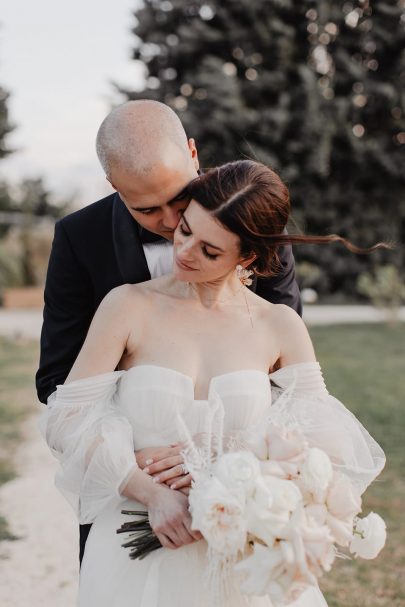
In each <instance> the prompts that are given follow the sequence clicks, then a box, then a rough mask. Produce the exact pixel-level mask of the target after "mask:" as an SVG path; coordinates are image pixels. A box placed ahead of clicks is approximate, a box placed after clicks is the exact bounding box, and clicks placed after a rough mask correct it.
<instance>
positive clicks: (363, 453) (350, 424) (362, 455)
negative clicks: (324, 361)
mask: <svg viewBox="0 0 405 607" xmlns="http://www.w3.org/2000/svg"><path fill="white" fill-rule="evenodd" d="M270 380H271V384H272V399H273V404H272V406H271V409H270V419H272V420H274V421H276V422H277V423H280V424H282V425H296V426H298V427H299V428H301V430H302V431H303V432H304V434H305V436H306V438H307V440H308V442H309V444H310V446H312V447H319V448H320V449H323V450H324V451H325V452H326V453H327V454H328V455H329V457H330V458H331V461H332V463H333V465H334V467H335V469H337V470H340V471H341V472H344V473H345V474H346V475H347V476H349V477H350V479H351V480H352V482H353V484H354V485H355V486H356V487H357V489H358V490H359V492H360V493H363V492H364V491H365V490H366V488H367V487H368V485H369V484H370V483H371V482H372V481H373V480H374V479H375V478H376V477H377V476H378V474H380V472H381V470H382V469H383V468H384V465H385V455H384V452H383V450H382V449H381V447H380V446H379V445H378V443H377V442H376V441H375V440H374V439H373V438H372V436H370V434H369V433H368V432H367V430H366V429H365V428H364V426H363V425H362V424H361V423H360V421H359V420H358V419H357V418H356V417H355V416H354V415H353V414H352V413H351V412H350V411H349V410H348V409H347V408H346V407H345V406H344V405H343V404H342V403H341V402H340V401H339V400H338V399H336V398H334V397H333V396H331V395H330V394H329V392H328V390H327V389H326V386H325V382H324V379H323V376H322V371H321V368H320V365H319V363H318V362H314V363H299V364H295V365H289V366H287V367H283V368H281V369H279V370H278V371H276V372H274V373H271V374H270Z"/></svg>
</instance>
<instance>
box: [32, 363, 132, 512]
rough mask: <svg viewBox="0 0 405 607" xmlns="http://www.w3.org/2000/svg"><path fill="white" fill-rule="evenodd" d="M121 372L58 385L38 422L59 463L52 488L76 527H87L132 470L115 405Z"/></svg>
mask: <svg viewBox="0 0 405 607" xmlns="http://www.w3.org/2000/svg"><path fill="white" fill-rule="evenodd" d="M123 373H125V372H124V371H115V372H113V373H105V374H102V375H98V376H95V377H90V378H86V379H80V380H77V381H74V382H71V383H68V384H64V385H59V386H58V387H57V390H56V393H55V394H54V396H53V397H52V398H51V399H50V401H49V403H48V406H47V408H46V411H45V412H44V413H43V414H42V416H41V418H40V422H39V426H40V430H41V433H42V435H43V436H44V438H45V440H46V442H47V443H48V446H49V447H50V449H51V451H52V452H53V454H54V455H55V457H56V458H57V459H58V460H59V469H58V472H57V474H56V479H55V484H56V486H57V487H58V488H59V489H60V491H61V492H62V493H63V494H64V496H65V497H66V499H67V500H68V501H69V502H70V504H71V505H72V506H73V508H74V510H75V511H76V513H77V516H78V518H79V521H80V523H82V524H84V523H91V522H93V521H94V519H95V517H96V516H97V514H99V512H101V510H103V508H104V507H105V506H106V505H107V503H109V502H110V500H112V499H119V498H120V493H119V492H120V488H121V487H122V486H123V485H124V483H125V481H126V479H127V478H128V476H129V475H130V473H131V472H132V470H133V469H134V468H135V467H136V460H135V456H134V444H133V434H132V428H131V426H130V423H129V421H128V419H127V418H126V417H125V416H123V415H121V414H120V413H119V411H118V409H117V405H116V391H117V384H118V381H119V379H120V377H121V376H122V375H123Z"/></svg>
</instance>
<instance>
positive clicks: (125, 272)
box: [36, 100, 301, 556]
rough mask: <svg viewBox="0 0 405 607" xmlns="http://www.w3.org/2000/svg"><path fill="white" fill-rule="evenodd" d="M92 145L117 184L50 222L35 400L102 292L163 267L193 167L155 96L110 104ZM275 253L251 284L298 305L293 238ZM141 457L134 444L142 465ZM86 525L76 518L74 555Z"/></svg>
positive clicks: (66, 366)
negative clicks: (275, 269) (278, 266)
mask: <svg viewBox="0 0 405 607" xmlns="http://www.w3.org/2000/svg"><path fill="white" fill-rule="evenodd" d="M97 154H98V157H99V160H100V163H101V165H102V167H103V170H104V172H105V175H106V178H107V179H108V181H109V182H110V183H111V185H112V187H113V188H114V190H115V193H113V194H111V195H110V196H107V197H106V198H103V199H102V200H99V201H98V202H94V203H93V204H90V205H89V206H86V207H85V208H83V209H81V210H80V211H77V212H75V213H72V214H71V215H68V216H67V217H65V218H63V219H62V220H60V221H59V222H58V223H57V224H56V226H55V236H54V240H53V244H52V252H51V256H50V260H49V267H48V273H47V278H46V284H45V309H44V322H43V327H42V334H41V356H40V365H39V369H38V372H37V375H36V385H37V392H38V397H39V399H40V400H41V401H42V402H43V403H46V402H47V400H48V398H49V397H50V396H51V395H52V393H53V392H54V391H55V390H56V386H57V385H58V384H63V383H64V381H65V379H66V377H67V376H68V374H69V371H70V369H71V367H72V365H73V363H74V361H75V359H76V357H77V355H78V353H79V351H80V348H81V346H82V344H83V342H84V340H85V337H86V334H87V331H88V328H89V326H90V322H91V319H92V317H93V315H94V313H95V311H96V309H97V307H98V306H99V304H100V302H101V300H102V299H103V298H104V297H105V295H106V294H107V293H108V292H109V291H111V289H113V288H114V287H117V286H119V285H122V284H125V283H139V282H143V281H145V280H150V279H151V278H156V277H158V276H161V275H163V274H167V273H169V272H170V271H171V266H172V244H171V242H172V240H173V233H174V230H175V228H176V226H177V224H178V221H179V219H180V216H181V214H182V213H183V211H184V210H185V209H186V207H187V205H188V202H189V200H188V199H187V198H186V197H185V195H184V190H185V187H186V186H187V184H188V183H189V182H190V181H191V180H192V179H194V178H195V177H197V175H198V170H199V164H198V154H197V148H196V145H195V142H194V140H193V139H187V136H186V133H185V132H184V128H183V126H182V124H181V122H180V120H179V118H178V116H177V115H176V114H175V113H174V112H173V111H172V110H171V109H170V108H169V107H168V106H166V105H164V104H162V103H159V102H157V101H149V100H140V101H130V102H128V103H125V104H123V105H121V106H119V107H117V108H116V109H114V110H113V111H112V112H111V113H110V114H109V115H108V116H107V117H106V118H105V120H104V121H103V123H102V124H101V126H100V129H99V131H98V134H97ZM280 259H281V262H282V267H283V270H282V271H281V272H280V273H279V274H278V276H277V277H272V278H267V279H258V280H257V281H255V282H254V284H253V286H252V288H253V289H254V290H255V291H256V293H257V294H258V295H260V296H262V297H264V298H265V299H267V300H268V301H272V302H273V303H284V304H287V305H289V306H291V307H293V308H294V309H295V310H297V312H298V313H301V301H300V295H299V290H298V286H297V283H296V281H295V270H294V258H293V255H292V252H291V247H289V246H286V247H282V248H281V249H280ZM165 453H166V452H165V451H164V449H163V448H160V449H157V450H156V454H155V453H154V452H153V449H152V450H149V451H148V457H149V458H150V457H154V458H155V459H156V458H157V457H158V458H159V459H162V458H164V457H165ZM168 454H169V451H167V455H166V457H168ZM145 457H146V455H145V454H141V453H137V461H138V463H139V464H140V466H141V467H144V462H143V459H145ZM142 458H143V459H142ZM145 461H146V460H145ZM88 531H89V526H88V525H84V526H82V528H81V551H80V554H81V556H82V554H83V550H84V544H85V540H86V537H87V534H88Z"/></svg>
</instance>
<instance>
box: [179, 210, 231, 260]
mask: <svg viewBox="0 0 405 607" xmlns="http://www.w3.org/2000/svg"><path fill="white" fill-rule="evenodd" d="M181 217H182V219H183V221H184V223H185V224H186V226H187V227H188V229H189V230H190V232H192V229H191V228H190V225H189V223H188V221H187V219H186V218H185V215H184V213H183V215H182V216H181ZM201 242H202V243H203V244H205V246H206V247H212V248H213V249H217V251H221V253H225V251H224V250H223V249H221V247H217V246H216V245H215V244H211V243H210V242H207V241H206V240H202V241H201Z"/></svg>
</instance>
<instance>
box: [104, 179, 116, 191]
mask: <svg viewBox="0 0 405 607" xmlns="http://www.w3.org/2000/svg"><path fill="white" fill-rule="evenodd" d="M105 178H106V179H107V181H108V183H111V185H112V187H113V188H114V190H116V191H117V192H118V190H117V188H116V187H115V185H114V184H113V182H112V181H111V179H109V178H108V177H107V175H106V176H105Z"/></svg>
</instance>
